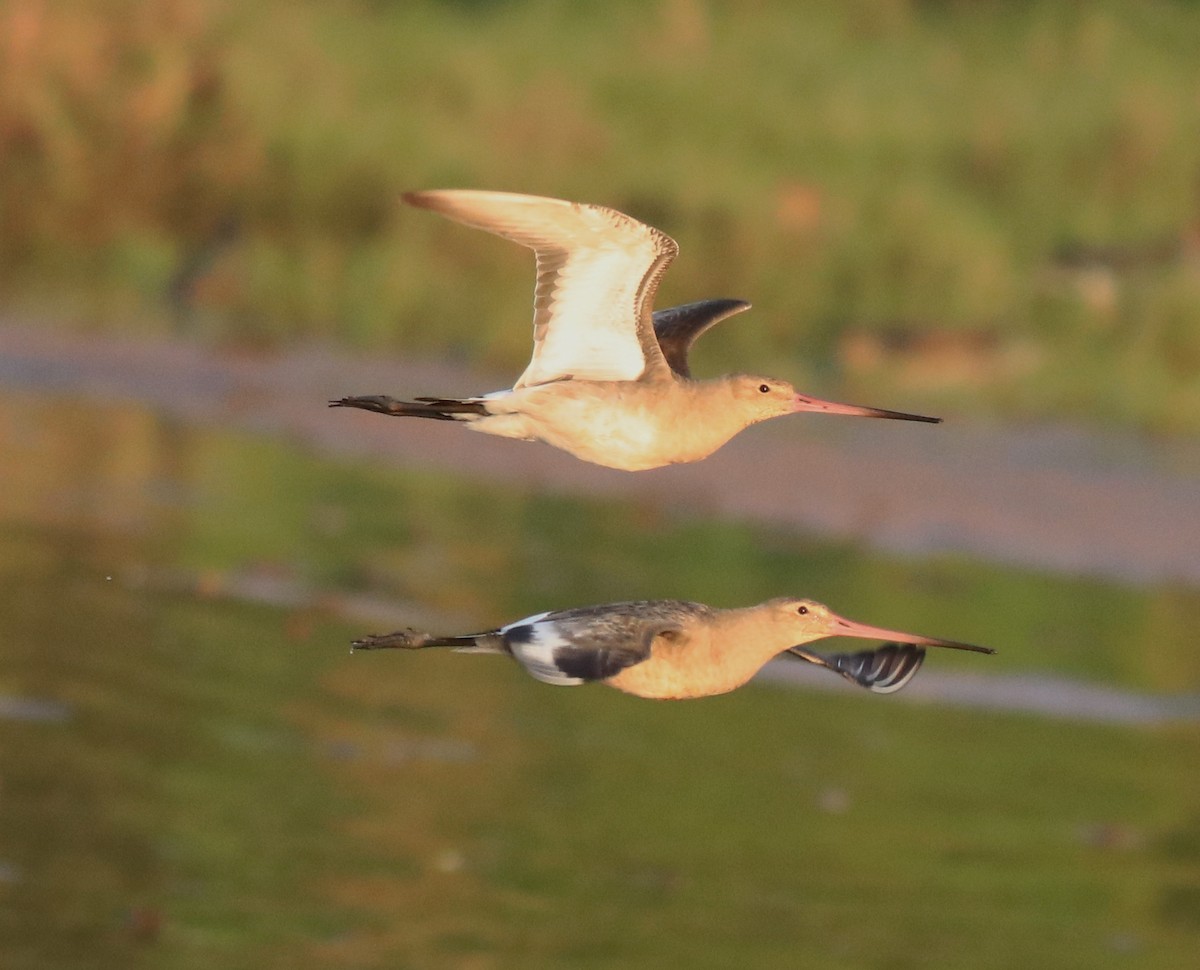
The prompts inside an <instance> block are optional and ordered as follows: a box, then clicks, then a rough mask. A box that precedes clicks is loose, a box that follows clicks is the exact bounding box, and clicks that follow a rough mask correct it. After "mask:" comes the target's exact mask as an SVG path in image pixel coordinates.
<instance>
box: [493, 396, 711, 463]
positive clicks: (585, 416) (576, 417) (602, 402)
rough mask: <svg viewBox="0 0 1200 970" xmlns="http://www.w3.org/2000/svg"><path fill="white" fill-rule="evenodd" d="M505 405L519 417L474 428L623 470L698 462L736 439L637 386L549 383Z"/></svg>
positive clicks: (503, 416) (500, 417) (496, 419)
mask: <svg viewBox="0 0 1200 970" xmlns="http://www.w3.org/2000/svg"><path fill="white" fill-rule="evenodd" d="M505 404H509V405H511V406H512V407H513V408H514V413H511V414H498V415H495V416H492V417H487V418H483V419H480V420H478V421H475V422H473V423H472V424H471V428H472V429H473V430H476V431H483V432H485V433H487V434H498V435H503V436H506V437H513V438H528V439H535V440H539V441H544V442H546V443H547V444H549V445H553V446H554V447H555V448H560V449H562V450H563V451H566V452H568V453H570V454H572V455H574V456H575V457H576V458H580V459H582V460H583V461H588V462H592V463H594V464H597V465H604V466H606V467H609V468H619V469H622V470H624V471H642V470H645V469H648V468H659V467H661V466H663V465H672V464H678V463H680V462H689V461H697V460H699V459H701V458H704V457H705V456H706V455H709V454H711V453H712V452H713V451H715V450H716V449H717V448H719V447H720V446H721V445H722V444H724V443H725V442H726V441H727V440H728V439H729V438H730V437H731V435H730V434H727V433H725V432H724V431H723V430H722V429H720V428H719V427H713V426H711V425H709V426H706V425H705V424H703V423H699V422H696V421H695V420H689V415H688V414H687V413H686V412H684V413H682V414H679V413H674V411H673V409H671V408H669V407H667V406H664V405H662V404H661V403H660V402H658V401H656V400H654V399H653V398H652V397H651V396H650V395H648V394H647V393H645V391H644V390H643V389H642V388H641V387H638V386H634V387H632V388H631V389H630V390H629V391H624V392H622V391H614V390H613V389H612V386H611V385H609V386H607V387H604V386H599V387H597V386H596V385H588V384H586V383H585V382H579V383H564V384H561V385H547V386H544V387H541V388H527V389H524V390H522V391H517V392H514V393H513V395H512V396H511V398H509V399H508V400H506V401H505ZM518 408H519V410H517V409H518Z"/></svg>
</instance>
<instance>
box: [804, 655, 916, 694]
mask: <svg viewBox="0 0 1200 970" xmlns="http://www.w3.org/2000/svg"><path fill="white" fill-rule="evenodd" d="M788 653H790V654H791V655H792V656H794V657H799V658H800V659H801V660H807V661H808V662H809V663H812V664H817V665H818V666H821V667H826V668H828V669H829V670H832V671H834V672H835V673H839V674H841V675H842V676H843V677H845V678H846V679H847V680H849V681H850V682H852V683H855V684H858V686H859V687H865V688H867V690H871V691H874V692H875V693H876V694H891V693H894V692H895V691H898V690H899V689H900V688H901V687H903V686H904V685H905V684H907V683H908V682H909V681H910V680H912V679H913V677H914V676H915V675H916V673H917V671H918V670H920V669H921V664H922V663H924V661H925V650H924V649H923V648H922V647H917V646H913V645H912V644H911V643H885V644H884V645H883V646H882V647H877V648H875V649H874V650H860V651H858V652H857V653H818V652H817V651H816V650H809V649H807V648H806V647H792V648H791V649H790V650H788Z"/></svg>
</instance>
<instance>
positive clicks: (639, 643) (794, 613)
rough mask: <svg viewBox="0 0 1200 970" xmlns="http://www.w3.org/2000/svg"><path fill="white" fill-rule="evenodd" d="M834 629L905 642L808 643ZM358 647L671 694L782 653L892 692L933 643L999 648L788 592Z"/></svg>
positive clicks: (714, 690) (639, 606) (748, 670)
mask: <svg viewBox="0 0 1200 970" xmlns="http://www.w3.org/2000/svg"><path fill="white" fill-rule="evenodd" d="M825 637H862V638H865V639H868V640H888V641H896V642H889V643H887V644H886V645H884V646H882V647H878V648H876V649H874V650H864V651H861V652H858V653H818V652H816V651H814V650H809V649H807V648H806V647H805V646H804V645H805V644H807V643H811V642H812V641H814V640H820V639H823V638H825ZM354 647H355V649H358V650H372V649H383V648H401V649H408V650H421V649H424V648H426V647H451V648H453V649H455V650H458V651H462V652H465V653H499V654H507V655H508V656H510V657H512V658H513V659H514V660H516V661H517V662H518V663H519V664H520V665H521V666H522V667H524V668H525V669H526V670H527V671H528V672H529V673H530V674H531V675H532V676H534V677H536V678H537V679H538V680H541V681H544V682H545V683H547V684H559V685H572V684H583V683H587V682H589V681H599V682H601V683H605V684H609V685H610V686H612V687H616V688H617V689H619V690H623V691H625V692H626V693H629V694H635V695H637V696H638V697H654V698H665V699H683V698H689V697H708V696H710V695H713V694H724V693H726V692H728V691H731V690H734V689H735V688H737V687H740V686H741V685H742V684H744V683H746V681H748V680H749V679H750V678H751V677H753V676H754V675H755V674H756V673H757V672H758V671H759V669H760V668H761V667H762V666H763V665H764V664H765V663H766V662H767V661H768V660H770V659H772V658H773V657H775V656H777V655H779V654H787V655H789V656H794V657H798V658H800V659H801V660H805V661H808V662H809V663H814V664H819V665H820V666H822V667H825V668H828V669H829V670H832V671H834V672H836V673H839V674H841V675H842V676H843V677H845V678H847V679H848V680H850V681H853V682H854V683H855V684H858V685H859V686H861V687H865V688H867V689H868V690H872V691H875V692H876V693H881V694H887V693H891V692H892V691H897V690H899V689H900V688H901V687H903V686H904V685H905V684H907V683H908V682H909V681H910V680H911V679H912V677H913V675H914V674H915V673H916V672H917V669H918V668H919V667H920V666H921V663H922V662H923V661H924V659H925V650H924V648H925V647H951V648H953V649H955V650H973V651H975V652H977V653H994V652H995V651H993V650H991V649H989V648H987V647H977V646H974V645H972V644H969V643H959V642H958V641H956V640H938V639H935V638H933V637H923V636H917V635H915V634H911V633H902V632H900V631H897V630H886V629H883V628H882V627H875V626H868V625H867V624H865V623H855V622H854V621H852V620H846V619H843V618H842V617H840V616H837V615H836V614H835V613H832V612H831V611H830V610H829V609H828V608H827V607H825V606H822V605H821V604H820V603H815V602H813V601H812V600H807V599H792V598H787V597H781V598H779V599H772V600H767V602H765V603H760V604H759V605H758V606H749V607H744V608H742V609H731V610H721V609H714V608H713V607H710V606H705V605H704V604H703V603H689V602H686V601H682V600H640V601H637V602H630V603H608V604H604V605H602V606H584V607H578V608H576V609H570V610H554V611H552V612H548V613H538V614H536V615H534V616H527V617H525V618H524V619H522V620H516V621H515V622H513V623H509V624H506V625H505V626H502V627H497V628H496V629H494V630H486V631H484V632H483V633H471V634H467V635H465V636H446V637H443V636H433V635H431V634H428V633H423V632H420V631H418V630H411V629H409V630H400V631H398V632H396V633H389V634H386V635H384V636H372V637H366V638H364V639H362V640H355V641H354Z"/></svg>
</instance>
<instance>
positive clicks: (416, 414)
mask: <svg viewBox="0 0 1200 970" xmlns="http://www.w3.org/2000/svg"><path fill="white" fill-rule="evenodd" d="M329 406H330V407H331V408H361V409H362V410H364V411H374V412H376V413H377V414H391V415H396V416H397V417H404V418H432V419H433V420H435V421H469V420H471V418H472V417H477V416H480V415H484V414H487V413H488V410H487V406H486V405H485V404H484V403H483V402H482V401H478V400H470V399H468V400H460V399H458V398H442V397H419V398H417V399H416V400H415V401H400V400H397V399H396V398H394V397H388V396H387V395H386V394H370V395H364V396H361V397H343V398H339V399H338V400H336V401H330V402H329Z"/></svg>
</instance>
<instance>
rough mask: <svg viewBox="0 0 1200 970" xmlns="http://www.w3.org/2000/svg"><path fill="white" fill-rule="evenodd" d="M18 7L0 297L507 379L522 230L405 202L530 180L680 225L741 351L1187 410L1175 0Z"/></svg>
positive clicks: (995, 394) (6, 47)
mask: <svg viewBox="0 0 1200 970" xmlns="http://www.w3.org/2000/svg"><path fill="white" fill-rule="evenodd" d="M0 11H2V17H3V20H2V28H0V157H3V159H4V171H3V173H2V174H0V223H2V225H3V233H2V234H0V286H2V287H3V297H4V301H5V303H6V304H7V305H8V306H9V307H10V308H22V309H24V310H26V311H28V312H30V313H31V314H34V315H39V314H40V315H49V316H52V317H54V318H56V319H61V318H64V317H70V318H75V319H76V320H77V321H79V322H80V323H81V324H84V325H87V326H105V327H121V328H154V327H162V326H165V325H168V324H169V323H171V322H172V321H173V322H174V323H176V324H180V325H185V326H188V327H191V328H193V329H195V330H196V331H198V332H199V333H201V334H203V335H204V336H206V337H207V338H210V339H218V340H229V341H236V342H264V341H266V342H273V341H280V340H287V339H292V338H295V337H300V336H322V337H331V338H333V339H336V340H339V341H346V342H350V343H353V344H356V345H361V346H365V347H371V348H376V349H388V350H393V351H395V350H399V349H403V350H404V351H405V352H407V353H413V352H425V353H439V354H441V353H453V354H455V355H457V356H460V357H463V358H466V359H469V360H472V361H479V362H486V363H488V364H495V365H497V366H500V365H502V366H504V367H505V368H509V369H511V368H515V367H518V366H519V365H520V364H521V363H522V361H523V360H524V358H525V356H526V354H527V350H528V348H527V333H526V330H525V328H524V327H523V326H518V325H516V322H517V321H522V320H524V319H525V317H526V314H527V306H528V303H529V293H528V290H529V286H528V270H527V262H526V261H525V260H527V257H525V256H524V255H522V254H519V253H506V252H505V249H506V248H511V247H507V246H506V245H505V244H502V243H499V242H497V241H496V240H494V239H489V238H487V237H484V236H482V235H481V234H476V233H471V232H468V231H466V230H464V229H462V228H461V227H455V226H448V225H445V224H442V225H439V224H438V220H436V219H433V218H430V217H428V216H423V215H421V214H420V213H413V212H411V211H409V212H405V211H403V210H402V209H401V207H400V206H399V204H398V196H399V193H400V192H401V191H402V190H404V189H407V188H414V187H437V186H464V187H484V188H497V189H510V190H520V191H532V192H537V193H540V194H546V195H558V196H563V197H567V198H572V199H582V200H586V201H594V202H600V203H605V204H609V205H612V206H615V207H617V208H620V209H622V210H626V211H629V212H631V213H632V214H634V215H635V216H637V217H639V218H641V219H643V220H645V221H649V222H652V223H653V224H655V225H657V226H659V227H660V228H662V229H664V230H665V231H667V232H669V233H670V234H672V235H673V236H675V237H676V238H677V239H678V240H679V242H680V244H681V246H682V255H681V257H680V259H679V260H678V261H677V263H676V265H675V267H674V268H673V269H672V270H671V272H670V273H669V274H668V276H667V278H666V281H665V284H664V287H663V295H662V301H663V304H664V305H666V304H668V303H671V302H685V301H687V300H692V299H698V298H701V297H705V296H736V297H744V298H749V299H752V300H753V301H754V302H755V304H756V309H755V311H754V317H753V323H752V324H751V323H747V324H746V325H744V326H743V325H739V326H737V327H735V328H731V329H730V332H729V333H728V334H723V337H722V340H723V343H722V358H721V361H722V363H723V364H728V365H731V366H736V367H740V368H743V369H744V368H746V367H748V366H751V365H753V364H754V363H755V362H761V361H762V360H764V359H773V358H778V357H783V358H785V359H787V360H789V361H793V362H794V363H793V364H792V367H793V368H794V371H795V373H794V374H790V375H783V376H795V377H796V378H798V379H801V378H802V379H803V380H804V381H806V382H807V383H808V384H809V385H813V384H816V385H824V386H828V387H839V388H841V387H844V388H845V389H847V390H855V389H857V388H858V387H859V386H863V387H865V386H867V385H870V386H871V387H873V388H879V389H883V390H884V391H885V393H884V394H883V396H884V397H887V396H890V393H891V390H895V391H896V392H897V394H899V393H901V392H902V393H903V396H904V397H905V398H906V399H911V400H912V401H913V407H926V408H928V407H934V406H937V405H938V404H942V403H947V402H948V403H951V404H952V405H953V406H954V407H956V408H960V409H965V410H982V411H990V412H996V413H1004V414H1009V415H1026V414H1037V415H1071V416H1076V417H1080V418H1083V419H1085V420H1088V421H1095V422H1102V423H1106V424H1108V423H1121V424H1130V425H1137V426H1142V427H1150V428H1154V429H1156V430H1160V431H1173V430H1193V431H1194V430H1196V429H1198V428H1200V325H1198V323H1197V321H1198V318H1200V235H1198V232H1200V223H1198V218H1200V212H1198V210H1197V196H1198V192H1200V59H1198V58H1197V57H1196V50H1197V49H1198V47H1200V8H1198V7H1197V6H1196V5H1195V4H1191V3H1182V2H1148V3H1116V2H1103V0H1098V2H1094V3H1082V4H1076V3H1070V4H1060V3H1034V2H1025V3H967V2H962V3H956V2H951V0H940V2H934V0H929V2H916V0H848V2H845V3H811V4H797V3H791V2H782V0H781V2H772V0H753V2H749V3H716V2H709V3H706V2H702V0H662V2H655V3H646V2H640V0H605V2H598V0H597V2H591V0H577V2H572V3H557V2H549V0H443V2H421V0H408V2H388V0H360V2H322V3H316V2H307V0H289V2H286V3H284V2H272V0H264V2H260V3H254V4H238V3H231V2H224V0H107V2H92V3H81V2H69V0H7V2H6V3H5V4H4V5H3V7H0ZM467 280H469V281H470V285H462V282H463V281H467ZM481 293H486V294H487V298H486V300H484V299H482V298H481V297H480V295H479V294H481ZM483 308H486V310H487V313H488V320H489V321H491V320H497V321H503V320H508V321H513V324H514V325H510V326H491V325H489V326H480V325H479V322H478V315H479V313H480V311H481V309H483Z"/></svg>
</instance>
